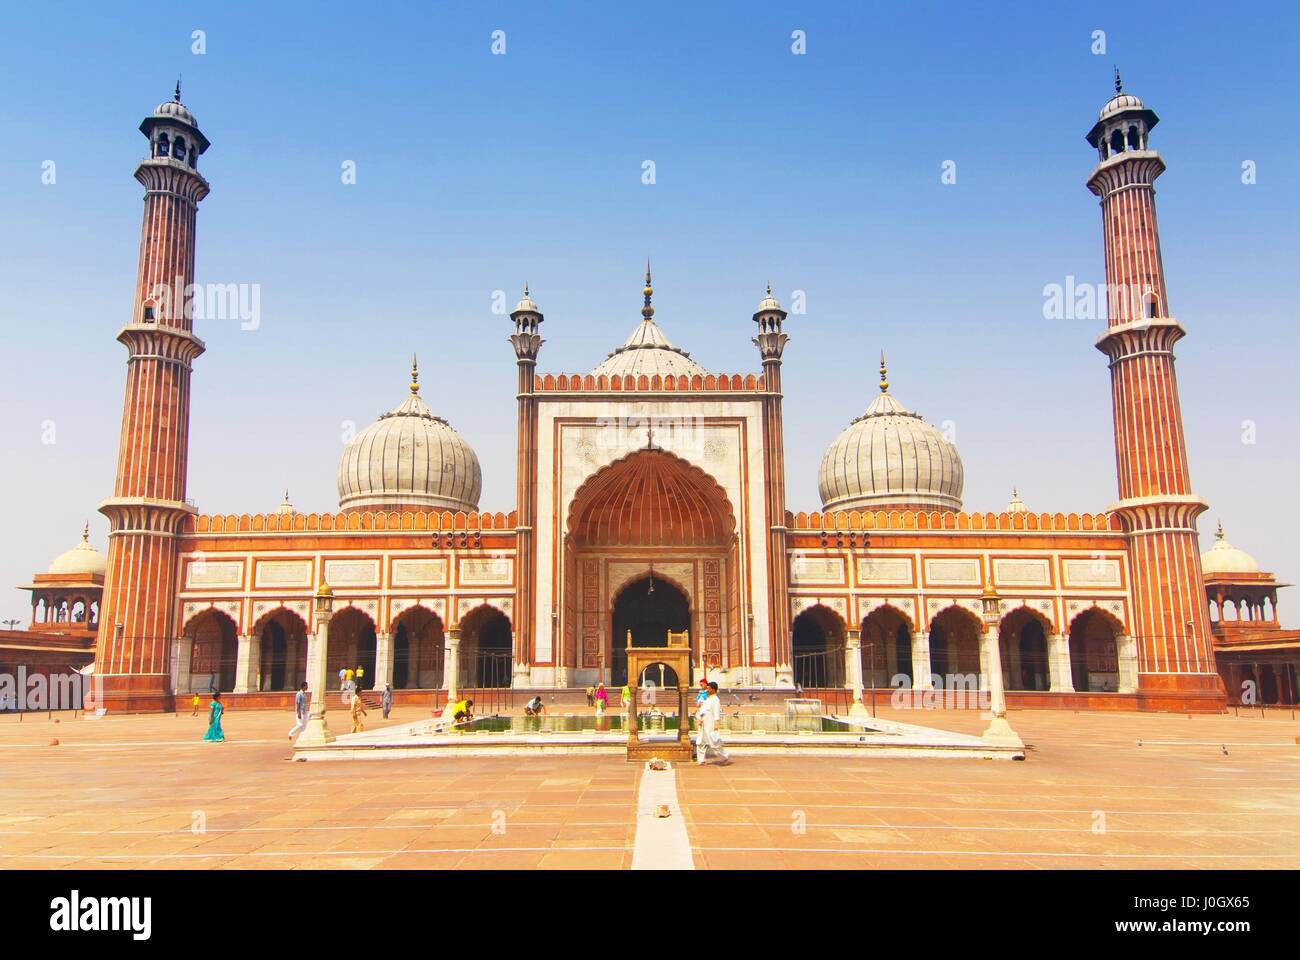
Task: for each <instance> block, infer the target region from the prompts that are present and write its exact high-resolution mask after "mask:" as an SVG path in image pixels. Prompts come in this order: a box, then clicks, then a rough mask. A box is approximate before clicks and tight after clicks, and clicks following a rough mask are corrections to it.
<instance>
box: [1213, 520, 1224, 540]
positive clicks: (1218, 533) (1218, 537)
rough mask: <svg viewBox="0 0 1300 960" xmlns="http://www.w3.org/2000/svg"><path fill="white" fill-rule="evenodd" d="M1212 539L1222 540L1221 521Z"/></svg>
mask: <svg viewBox="0 0 1300 960" xmlns="http://www.w3.org/2000/svg"><path fill="white" fill-rule="evenodd" d="M1214 539H1215V540H1222V539H1223V521H1222V520H1220V521H1219V529H1218V532H1217V533H1215V534H1214Z"/></svg>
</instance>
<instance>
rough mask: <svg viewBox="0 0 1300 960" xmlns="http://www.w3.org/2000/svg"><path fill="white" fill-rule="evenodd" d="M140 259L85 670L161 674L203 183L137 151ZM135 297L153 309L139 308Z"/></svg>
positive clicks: (179, 511)
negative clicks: (94, 627)
mask: <svg viewBox="0 0 1300 960" xmlns="http://www.w3.org/2000/svg"><path fill="white" fill-rule="evenodd" d="M136 179H137V180H139V181H140V183H141V184H142V185H143V186H144V187H145V197H144V222H143V226H142V228H141V233H140V267H139V272H138V274H137V278H136V299H135V309H134V313H133V316H132V319H131V322H130V323H129V324H127V326H126V327H124V328H123V329H122V331H121V333H120V334H119V335H118V340H119V341H120V342H121V343H122V344H123V345H125V346H126V348H127V372H126V391H125V399H124V403H123V410H122V432H121V437H120V441H119V447H118V459H117V477H116V480H115V483H114V487H113V496H112V497H111V498H109V499H108V500H106V501H105V502H104V503H103V504H102V505H101V507H100V509H101V511H102V512H103V513H104V514H105V515H106V516H107V517H108V519H109V541H108V569H107V572H106V574H105V578H104V594H103V610H102V613H101V617H100V622H101V623H102V624H104V628H103V629H101V630H100V637H99V643H98V650H97V652H96V669H97V671H98V672H99V673H100V674H101V675H117V674H153V675H161V674H167V673H168V672H169V669H170V655H171V637H172V633H173V629H172V627H173V624H172V618H173V607H174V598H175V596H176V589H177V584H176V576H177V563H176V549H177V546H176V535H177V533H178V531H179V528H180V524H181V523H182V521H183V520H184V518H185V516H186V515H187V513H188V512H190V511H189V509H188V508H187V507H186V505H185V485H186V471H187V466H188V455H189V420H190V371H191V365H192V363H193V361H194V359H195V358H196V357H198V356H199V355H200V354H201V353H202V352H203V343H202V341H200V340H199V339H198V338H197V337H195V336H194V335H193V333H192V332H191V324H192V318H191V316H190V311H189V310H188V309H187V300H188V299H189V296H188V294H189V291H188V288H189V286H190V285H191V284H192V283H193V280H194V246H195V243H194V241H195V220H196V215H197V212H198V204H199V201H201V200H202V199H203V198H204V197H205V196H207V194H208V184H207V182H206V181H205V180H204V179H203V178H202V177H201V176H199V175H198V174H197V173H196V172H195V171H194V170H193V169H190V168H187V167H185V166H184V165H183V164H180V163H179V162H177V161H175V160H171V159H166V158H155V159H150V160H145V161H144V162H143V163H141V164H140V167H139V169H137V170H136ZM146 306H149V307H152V309H153V316H152V317H151V318H150V317H146V314H145V308H146Z"/></svg>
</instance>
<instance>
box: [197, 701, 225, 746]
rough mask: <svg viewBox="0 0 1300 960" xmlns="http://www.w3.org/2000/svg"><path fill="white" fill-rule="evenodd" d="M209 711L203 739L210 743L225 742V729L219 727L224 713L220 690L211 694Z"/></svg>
mask: <svg viewBox="0 0 1300 960" xmlns="http://www.w3.org/2000/svg"><path fill="white" fill-rule="evenodd" d="M208 706H209V707H210V708H211V712H210V713H209V714H208V732H207V733H205V734H204V735H203V739H204V740H207V741H209V742H211V743H225V742H226V731H224V730H222V729H221V715H222V714H223V713H225V712H226V711H225V707H223V706H222V705H221V692H220V691H217V692H216V693H214V694H213V695H212V703H210V704H208Z"/></svg>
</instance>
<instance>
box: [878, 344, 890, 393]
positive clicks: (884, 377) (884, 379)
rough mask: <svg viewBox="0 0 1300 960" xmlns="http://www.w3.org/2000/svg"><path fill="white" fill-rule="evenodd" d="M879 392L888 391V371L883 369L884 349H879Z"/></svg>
mask: <svg viewBox="0 0 1300 960" xmlns="http://www.w3.org/2000/svg"><path fill="white" fill-rule="evenodd" d="M880 392H881V393H888V392H889V371H888V370H886V369H885V351H884V350H881V351H880Z"/></svg>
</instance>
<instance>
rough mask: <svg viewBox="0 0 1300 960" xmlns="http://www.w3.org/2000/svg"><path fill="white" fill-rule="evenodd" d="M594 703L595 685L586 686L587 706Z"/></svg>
mask: <svg viewBox="0 0 1300 960" xmlns="http://www.w3.org/2000/svg"><path fill="white" fill-rule="evenodd" d="M595 705H596V688H595V687H588V688H587V706H589V707H594V706H595Z"/></svg>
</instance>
